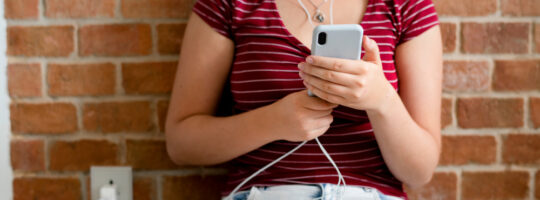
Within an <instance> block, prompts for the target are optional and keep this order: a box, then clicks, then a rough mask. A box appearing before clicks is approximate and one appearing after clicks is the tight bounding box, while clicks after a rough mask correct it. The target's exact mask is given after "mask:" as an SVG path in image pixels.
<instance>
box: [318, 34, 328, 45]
mask: <svg viewBox="0 0 540 200" xmlns="http://www.w3.org/2000/svg"><path fill="white" fill-rule="evenodd" d="M317 42H318V43H319V44H320V45H324V44H326V33H325V32H320V33H319V36H318V40H317Z"/></svg>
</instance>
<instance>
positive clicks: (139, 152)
mask: <svg viewBox="0 0 540 200" xmlns="http://www.w3.org/2000/svg"><path fill="white" fill-rule="evenodd" d="M126 161H127V164H128V165H130V166H132V167H133V169H135V170H158V169H175V168H178V166H177V165H175V164H174V163H173V162H172V161H171V159H170V158H169V155H168V154H167V148H166V146H165V141H162V140H127V141H126Z"/></svg>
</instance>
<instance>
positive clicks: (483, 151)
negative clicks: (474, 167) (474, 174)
mask: <svg viewBox="0 0 540 200" xmlns="http://www.w3.org/2000/svg"><path fill="white" fill-rule="evenodd" d="M478 147H482V148H478ZM496 155H497V142H496V141H495V138H494V137H493V136H443V138H442V153H441V160H440V161H439V164H440V165H464V164H491V163H493V162H495V157H496Z"/></svg>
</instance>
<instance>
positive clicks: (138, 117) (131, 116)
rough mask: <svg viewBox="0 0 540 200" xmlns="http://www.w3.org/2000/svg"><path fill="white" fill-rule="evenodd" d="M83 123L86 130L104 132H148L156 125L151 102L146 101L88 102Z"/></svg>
mask: <svg viewBox="0 0 540 200" xmlns="http://www.w3.org/2000/svg"><path fill="white" fill-rule="evenodd" d="M83 125H84V128H85V129H86V130H89V131H97V132H103V133H115V132H123V131H127V132H147V131H150V130H152V129H153V127H154V125H153V123H152V111H151V109H150V103H149V102H145V101H134V102H105V103H87V104H85V105H84V108H83Z"/></svg>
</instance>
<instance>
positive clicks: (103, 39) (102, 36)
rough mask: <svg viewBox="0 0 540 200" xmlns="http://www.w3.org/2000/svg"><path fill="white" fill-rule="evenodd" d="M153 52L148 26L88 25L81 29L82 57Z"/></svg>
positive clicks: (80, 50)
mask: <svg viewBox="0 0 540 200" xmlns="http://www.w3.org/2000/svg"><path fill="white" fill-rule="evenodd" d="M151 50H152V33H151V29H150V25H148V24H106V25H87V26H83V27H82V28H80V29H79V54H80V55H81V56H92V55H93V56H140V55H148V54H150V53H151Z"/></svg>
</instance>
